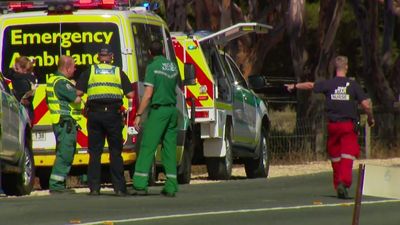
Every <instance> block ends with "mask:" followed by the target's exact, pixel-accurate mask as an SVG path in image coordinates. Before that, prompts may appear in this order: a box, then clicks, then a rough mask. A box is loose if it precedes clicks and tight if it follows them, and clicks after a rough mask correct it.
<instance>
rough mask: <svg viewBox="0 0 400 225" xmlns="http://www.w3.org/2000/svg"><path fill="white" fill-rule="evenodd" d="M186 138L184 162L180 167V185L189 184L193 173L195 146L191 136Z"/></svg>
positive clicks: (182, 161)
mask: <svg viewBox="0 0 400 225" xmlns="http://www.w3.org/2000/svg"><path fill="white" fill-rule="evenodd" d="M189 132H191V131H188V135H187V136H186V140H185V147H184V150H183V153H182V154H183V155H182V160H181V163H180V165H179V166H178V183H179V184H189V183H190V178H191V173H192V158H193V152H194V144H193V141H192V136H191V134H189Z"/></svg>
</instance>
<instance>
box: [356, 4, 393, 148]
mask: <svg viewBox="0 0 400 225" xmlns="http://www.w3.org/2000/svg"><path fill="white" fill-rule="evenodd" d="M351 3H352V6H353V10H354V13H355V14H356V18H357V25H358V28H359V30H360V36H361V44H362V50H363V60H364V74H363V77H364V78H365V80H366V84H367V87H368V89H369V90H370V95H372V97H373V99H375V101H376V103H377V104H375V105H377V106H378V107H375V109H374V111H375V112H376V113H375V117H376V121H377V124H376V128H375V130H376V131H377V135H378V136H379V137H380V140H381V141H383V142H384V143H385V144H387V145H389V146H390V145H391V144H392V143H391V142H392V141H391V139H393V137H392V135H393V133H394V107H393V104H394V102H395V96H394V93H393V91H392V89H391V88H390V86H389V83H388V81H387V79H386V77H385V76H384V73H383V71H382V68H381V63H380V60H379V59H380V57H379V51H378V30H377V27H378V25H377V24H378V3H377V2H376V1H375V0H368V1H367V3H366V4H364V5H363V4H362V3H361V2H360V1H359V0H352V1H351Z"/></svg>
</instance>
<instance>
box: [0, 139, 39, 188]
mask: <svg viewBox="0 0 400 225" xmlns="http://www.w3.org/2000/svg"><path fill="white" fill-rule="evenodd" d="M20 168H21V172H20V173H10V174H3V176H2V181H3V183H2V186H3V189H4V192H5V193H6V194H7V195H16V196H21V195H29V194H30V193H31V191H32V189H33V184H34V180H35V166H34V162H33V153H32V150H31V149H30V148H29V147H28V145H25V148H24V154H23V157H22V158H21V161H20Z"/></svg>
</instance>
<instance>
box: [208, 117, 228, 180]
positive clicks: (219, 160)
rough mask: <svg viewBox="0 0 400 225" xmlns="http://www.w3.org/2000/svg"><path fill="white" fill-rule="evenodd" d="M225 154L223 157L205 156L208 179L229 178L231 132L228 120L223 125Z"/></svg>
mask: <svg viewBox="0 0 400 225" xmlns="http://www.w3.org/2000/svg"><path fill="white" fill-rule="evenodd" d="M223 141H224V142H225V146H226V154H225V156H223V157H206V165H207V171H208V178H209V179H210V180H229V179H230V178H231V175H232V164H233V157H232V134H231V125H230V123H229V122H227V123H226V125H225V137H224V140H223Z"/></svg>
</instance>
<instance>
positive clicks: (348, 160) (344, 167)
mask: <svg viewBox="0 0 400 225" xmlns="http://www.w3.org/2000/svg"><path fill="white" fill-rule="evenodd" d="M328 154H329V157H330V159H331V162H332V169H333V186H334V188H335V189H336V188H337V186H338V184H339V183H343V184H344V186H346V187H350V186H351V183H352V171H353V161H354V160H355V159H356V158H357V157H358V156H359V155H360V146H359V145H358V137H357V134H356V132H355V131H354V124H353V122H352V121H343V122H329V123H328Z"/></svg>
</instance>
